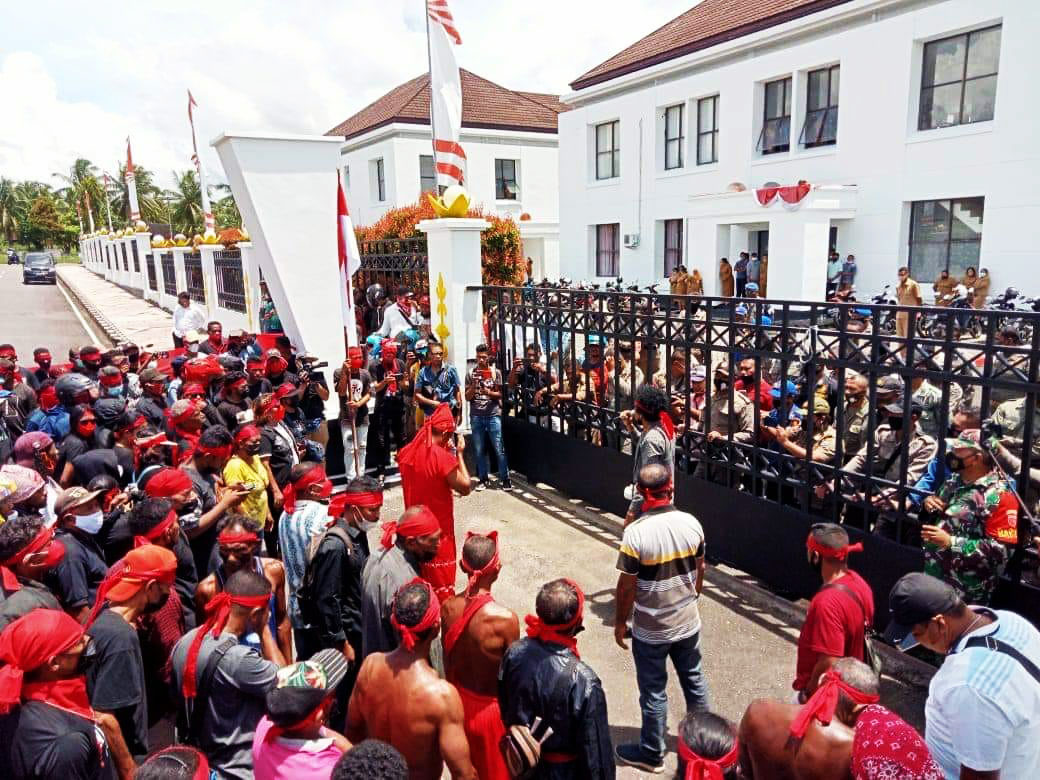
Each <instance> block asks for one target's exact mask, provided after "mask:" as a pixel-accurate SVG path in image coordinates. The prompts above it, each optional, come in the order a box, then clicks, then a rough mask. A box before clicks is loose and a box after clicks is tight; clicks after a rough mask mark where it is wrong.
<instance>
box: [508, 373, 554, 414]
mask: <svg viewBox="0 0 1040 780" xmlns="http://www.w3.org/2000/svg"><path fill="white" fill-rule="evenodd" d="M551 386H552V374H550V373H549V372H548V371H544V370H543V371H538V370H536V369H534V368H532V367H530V366H528V365H525V366H524V367H523V368H521V369H520V370H519V371H517V372H516V392H517V395H518V396H519V397H518V398H517V401H518V402H519V405H520V408H521V409H522V410H523V413H524V414H529V415H545V414H548V413H549V394H548V393H543V394H542V398H541V403H535V401H534V395H535V393H537V392H538V391H539V390H542V389H545V388H548V387H551Z"/></svg>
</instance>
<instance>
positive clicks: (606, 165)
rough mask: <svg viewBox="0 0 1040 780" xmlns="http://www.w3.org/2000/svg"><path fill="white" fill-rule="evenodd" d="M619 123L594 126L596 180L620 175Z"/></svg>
mask: <svg viewBox="0 0 1040 780" xmlns="http://www.w3.org/2000/svg"><path fill="white" fill-rule="evenodd" d="M620 126H621V122H619V121H616V120H615V121H613V122H604V123H603V124H601V125H596V178H597V179H613V178H616V177H618V176H620V175H621V146H620V144H621V139H620V137H619V136H620V132H619V130H620Z"/></svg>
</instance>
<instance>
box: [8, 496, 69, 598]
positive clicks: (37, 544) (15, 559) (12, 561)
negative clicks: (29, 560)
mask: <svg viewBox="0 0 1040 780" xmlns="http://www.w3.org/2000/svg"><path fill="white" fill-rule="evenodd" d="M34 492H35V491H34ZM52 539H54V529H53V528H51V527H49V526H46V525H45V526H43V528H41V529H40V532H39V533H38V534H36V536H35V537H33V540H32V541H31V542H29V543H28V544H27V545H25V547H23V548H22V549H21V550H19V551H18V552H16V553H15V554H14V555H12V556H11V557H10V558H8V559H6V560H4V561H0V580H2V581H3V584H4V590H6V591H7V592H8V593H13V592H14V591H16V590H21V589H22V584H21V583H20V582H19V581H18V576H17V575H16V574H15V573H14V572H13V571H11V570H10V569H9V568H8V566H17V565H18V564H19V563H21V562H22V561H23V560H24V559H25V556H27V555H32V554H33V553H35V552H39V551H40V550H42V549H43V548H44V547H46V546H47V545H48V544H50V542H51V540H52ZM55 544H56V545H57V546H59V547H60V548H61V553H60V554H58V553H54V554H53V555H52V557H54V558H55V560H54V561H53V564H57V563H58V561H60V560H61V559H62V558H64V557H65V545H63V544H62V543H61V542H55ZM48 563H51V561H50V560H49V559H48Z"/></svg>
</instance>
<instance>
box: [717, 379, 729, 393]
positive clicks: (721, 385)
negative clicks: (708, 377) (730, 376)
mask: <svg viewBox="0 0 1040 780" xmlns="http://www.w3.org/2000/svg"><path fill="white" fill-rule="evenodd" d="M727 387H729V382H727V381H726V380H725V379H716V380H715V389H716V390H718V391H720V392H721V391H723V390H725V389H726V388H727Z"/></svg>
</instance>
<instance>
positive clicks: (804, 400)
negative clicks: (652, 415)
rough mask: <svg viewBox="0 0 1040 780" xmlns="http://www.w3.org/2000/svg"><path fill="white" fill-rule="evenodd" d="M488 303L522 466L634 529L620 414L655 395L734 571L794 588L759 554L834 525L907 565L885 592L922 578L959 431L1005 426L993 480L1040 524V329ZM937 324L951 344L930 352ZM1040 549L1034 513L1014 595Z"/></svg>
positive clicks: (823, 308)
mask: <svg viewBox="0 0 1040 780" xmlns="http://www.w3.org/2000/svg"><path fill="white" fill-rule="evenodd" d="M483 292H484V304H485V318H486V322H485V328H486V333H487V337H488V340H489V341H490V345H491V347H492V350H493V352H494V354H495V358H496V360H497V363H498V365H499V367H500V368H501V370H502V371H503V373H504V375H506V376H508V377H510V384H511V385H512V388H511V392H510V393H509V394H508V395H507V407H508V410H509V411H508V416H507V418H506V422H507V426H506V428H507V441H508V442H509V445H510V452H509V455H510V463H511V465H513V466H514V467H516V464H527V467H528V468H529V469H530V470H531V471H533V472H534V474H533V475H534V477H535V478H537V479H542V480H544V481H548V482H554V481H555V482H556V483H557V486H559V487H563V488H565V489H566V490H567V491H568V492H570V493H572V494H575V495H578V496H579V497H582V498H586V499H588V500H592V501H596V502H597V503H599V504H600V505H601V506H602V505H604V504H606V506H607V508H611V509H615V510H616V511H620V512H622V513H623V511H624V508H625V506H626V505H627V502H625V501H624V500H623V498H622V495H621V491H622V489H623V487H624V486H625V484H627V483H628V482H630V480H631V460H630V453H631V452H632V449H633V445H634V442H635V439H636V436H637V432H633V431H631V430H629V429H628V427H627V426H626V425H625V424H624V419H623V418H624V417H627V415H626V414H624V413H625V412H627V411H628V410H631V409H632V408H633V406H634V398H635V395H636V391H637V388H638V387H639V386H640V385H641V384H643V383H644V382H646V383H653V384H655V385H657V386H658V387H660V388H661V389H662V390H664V391H665V392H666V393H667V394H668V396H669V397H670V399H671V403H672V416H673V419H674V420H675V422H676V425H677V439H676V473H677V475H682V480H683V485H682V486H680V487H679V491H678V495H679V497H680V498H683V497H684V495H685V498H686V499H687V500H688V501H690V502H691V504H692V506H694V507H696V508H695V509H694V510H693V511H694V512H695V513H696V514H698V516H701V519H702V521H704V520H705V519H707V520H708V524H709V525H713V526H714V527H715V528H716V530H717V531H718V533H717V534H716V536H721V537H723V542H722V544H721V549H722V550H723V551H724V554H722V555H721V556H720V557H722V558H723V559H727V560H730V561H731V562H733V563H735V564H736V565H739V566H740V567H741V568H743V569H744V570H745V571H749V572H750V573H752V574H754V575H756V576H761V577H763V578H764V579H766V580H767V581H770V580H779V581H774V582H773V584H774V585H777V586H778V587H785V582H784V581H785V578H789V576H790V568H791V564H792V561H790V560H787V561H785V562H783V565H782V566H779V567H778V566H777V565H776V562H775V561H773V560H771V559H769V556H767V555H765V554H763V551H762V550H761V549H757V545H759V544H761V543H763V542H764V543H766V544H767V546H772V545H779V548H778V549H785V548H786V549H798V550H801V552H800V555H801V556H802V557H804V548H802V547H801V545H803V544H804V539H805V535H804V534H805V530H806V529H807V527H808V523H810V522H812V521H813V520H817V521H818V520H820V519H825V520H831V521H835V522H841V523H844V524H845V525H846V526H847V527H849V528H850V529H854V531H853V533H854V535H860V534H861V535H862V536H864V537H866V538H870V539H871V540H880V541H872V544H874V545H875V547H876V548H878V549H880V550H882V551H883V552H884V555H885V556H887V559H888V561H890V562H892V565H891V566H890V567H889V568H887V569H884V567H883V571H881V572H880V573H879V574H878V577H879V578H880V581H882V582H884V583H887V584H891V582H892V581H894V578H895V577H897V576H899V574H902V573H905V571H906V570H907V567H910V568H913V567H914V566H915V565H917V566H918V567H919V563H920V557H921V550H922V541H921V524H922V523H931V522H934V519H929V515H928V513H927V509H925V508H924V507H923V499H924V498H925V497H926V496H928V495H930V494H932V493H933V492H934V491H935V490H938V487H939V486H941V484H942V482H943V481H944V480H945V478H946V475H947V474H948V471H946V469H945V468H944V467H943V466H942V464H943V462H944V461H943V456H944V453H945V450H946V437H947V435H948V432H949V430H950V428H951V427H960V428H969V427H971V428H974V427H979V425H980V423H981V422H982V421H985V420H989V421H991V423H990V424H989V425H988V426H987V425H986V424H983V428H984V429H986V430H987V431H988V436H987V437H986V438H987V439H988V440H990V441H992V442H993V443H994V448H993V450H992V452H993V455H994V457H995V459H996V463H997V464H998V465H1000V466H1001V467H1002V468H1003V469H1005V470H1006V471H1007V472H1008V473H1009V475H1010V476H1011V477H1012V478H1013V479H1014V480H1015V483H1016V484H1017V486H1018V488H1019V491H1020V493H1021V494H1022V495H1023V497H1024V501H1025V504H1026V507H1027V508H1028V509H1030V510H1033V509H1035V508H1036V506H1037V499H1038V497H1040V410H1037V402H1038V400H1040V384H1038V375H1040V315H1038V314H1027V315H1021V314H1018V313H1016V314H1014V315H1013V317H1014V319H1009V318H1008V316H1007V315H1006V314H1004V313H1001V312H990V311H977V312H970V314H971V315H972V316H973V317H974V318H975V323H974V324H976V325H978V326H979V329H978V330H975V329H974V328H973V329H971V331H969V329H967V328H965V327H964V312H963V311H955V310H949V309H932V308H928V307H925V308H916V307H896V306H861V305H859V304H854V305H834V304H827V303H806V302H798V301H762V300H749V299H741V300H739V301H735V300H734V299H732V298H730V299H726V298H692V297H687V296H669V295H651V294H648V293H624V292H599V291H588V290H571V289H551V288H548V289H547V288H512V287H486V288H483ZM922 317H928V318H930V320H931V322H930V324H931V325H932V326H935V325H938V327H932V328H930V332H932V333H941V334H942V337H940V338H927V337H921V336H920V335H917V334H918V333H919V331H920V330H922V329H921V328H918V327H917V326H918V324H919V320H920V318H922ZM969 333H981V335H978V336H970V335H968V334H969ZM532 349H533V350H534V351H535V352H537V353H538V354H537V355H535V354H531V351H532ZM907 356H909V358H908V357H907ZM528 358H534V359H535V360H534V361H533V362H534V363H537V362H539V361H540V364H541V368H540V369H539V368H536V367H535V366H534V365H533V364H532V361H531V360H529V359H528ZM893 404H895V405H896V406H892V405H893ZM899 407H902V409H903V410H904V411H903V412H902V413H900V412H899ZM907 410H909V414H908V413H907ZM911 415H912V417H911ZM912 421H916V424H914V423H913V422H912ZM900 426H902V427H900ZM546 448H547V449H546ZM610 453H613V456H611V455H610ZM514 454H515V457H514ZM552 463H555V464H556V466H557V467H558V468H554V467H552V466H551V465H550V464H552ZM589 464H596V465H595V468H593V467H592V466H589V467H588V468H586V466H588V465H589ZM625 464H627V465H625ZM1034 465H1036V466H1037V470H1036V471H1031V469H1032V467H1033V466H1034ZM930 467H931V468H933V469H935V468H938V471H939V473H940V476H939V481H938V483H937V484H934V486H929V483H928V481H927V480H926V479H925V477H926V476H927V473H928V470H929V468H930ZM626 469H627V471H626ZM568 474H570V475H571V476H570V477H568V476H567V475H568ZM576 474H580V475H581V477H580V478H576V477H575V476H574V475H576ZM610 475H612V476H610ZM610 479H615V480H620V484H617V483H615V484H607V482H606V480H610ZM604 497H606V498H604ZM688 508H689V507H688ZM735 511H736V512H739V513H740V516H739V518H738V517H736V516H734V515H733V514H732V513H734V512H735ZM702 513H707V514H708V515H710V516H709V517H707V518H705V517H704V516H702ZM784 518H787V522H785V521H784ZM1035 534H1036V531H1035V529H1034V528H1033V527H1032V525H1031V523H1030V521H1029V519H1028V518H1027V516H1026V514H1025V513H1020V515H1019V527H1018V545H1017V548H1016V549H1015V550H1014V554H1013V556H1012V559H1011V563H1010V564H1009V566H1008V568H1007V578H1008V580H1007V582H1009V583H1011V584H1013V585H1014V587H1015V588H1018V587H1020V586H1021V587H1025V585H1023V583H1022V582H1021V578H1022V573H1023V570H1025V571H1026V572H1027V580H1029V579H1030V575H1031V569H1033V568H1035V566H1033V560H1032V557H1031V556H1032V555H1033V550H1031V549H1030V545H1031V543H1032V542H1031V540H1032V538H1033V536H1034V535H1035ZM727 536H728V537H729V538H726V537H727ZM792 540H793V541H792ZM753 547H754V548H756V549H754V550H753V551H752V549H751V548H753ZM717 549H718V548H717ZM868 549H869V548H868ZM900 551H902V552H900ZM915 562H916V563H915ZM1026 562H1028V565H1023V564H1024V563H1026ZM794 563H797V561H795V562H794ZM875 565H877V563H876V562H875ZM787 584H789V583H787ZM809 584H810V583H808V582H807V583H806V587H809ZM813 587H815V585H813ZM875 587H876V588H877V583H876V582H875ZM791 590H792V591H796V590H798V588H791ZM878 590H879V591H880V590H881V589H880V588H879V589H878ZM810 592H811V590H810ZM886 592H887V591H886ZM882 595H883V594H882ZM1035 595H1036V594H1035V593H1033V594H1032V595H1031V596H1030V598H1032V599H1033V601H1032V602H1031V603H1033V604H1034V605H1035V604H1036V599H1035ZM1033 611H1034V613H1038V614H1040V610H1038V609H1037V608H1036V607H1035V606H1034V608H1033Z"/></svg>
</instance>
